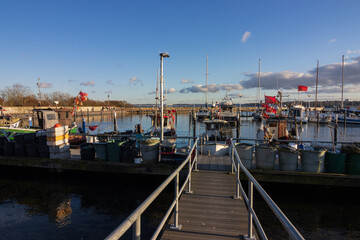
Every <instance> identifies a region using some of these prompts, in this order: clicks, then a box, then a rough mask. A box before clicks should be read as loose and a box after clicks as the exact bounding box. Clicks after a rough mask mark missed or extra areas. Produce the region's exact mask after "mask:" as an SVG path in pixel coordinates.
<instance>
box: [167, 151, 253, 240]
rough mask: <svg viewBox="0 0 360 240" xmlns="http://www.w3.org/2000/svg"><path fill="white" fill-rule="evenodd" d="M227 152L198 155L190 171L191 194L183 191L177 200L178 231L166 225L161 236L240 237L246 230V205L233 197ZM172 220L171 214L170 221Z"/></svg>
mask: <svg viewBox="0 0 360 240" xmlns="http://www.w3.org/2000/svg"><path fill="white" fill-rule="evenodd" d="M230 166H231V165H230V157H229V156H199V164H198V169H199V171H198V172H193V175H192V190H193V194H183V195H182V196H181V198H180V204H179V224H180V225H182V228H181V230H180V231H178V230H172V229H170V228H169V227H168V228H167V229H166V230H165V231H164V233H163V235H162V238H161V239H166V240H175V239H206V240H209V239H241V238H242V236H243V235H246V233H247V223H248V217H247V209H246V206H245V203H244V201H243V200H241V199H234V198H233V197H234V195H235V176H234V175H231V174H229V171H230V170H231V167H230ZM172 223H173V217H171V220H170V222H169V226H170V224H172Z"/></svg>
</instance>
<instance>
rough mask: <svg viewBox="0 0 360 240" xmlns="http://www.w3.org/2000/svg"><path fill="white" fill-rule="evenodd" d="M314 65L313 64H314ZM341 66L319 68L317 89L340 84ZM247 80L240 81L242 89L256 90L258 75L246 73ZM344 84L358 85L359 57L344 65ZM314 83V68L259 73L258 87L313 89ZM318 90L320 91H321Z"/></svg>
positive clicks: (337, 64) (331, 65)
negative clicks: (301, 86)
mask: <svg viewBox="0 0 360 240" xmlns="http://www.w3.org/2000/svg"><path fill="white" fill-rule="evenodd" d="M314 65H315V64H314ZM341 66H342V64H341V62H339V63H332V64H326V65H323V66H320V67H319V81H318V85H319V88H321V90H322V89H324V88H325V87H327V86H339V85H340V84H341V73H342V67H341ZM245 76H246V77H247V78H248V79H247V80H242V81H240V84H241V86H242V87H243V88H244V89H249V88H256V87H257V84H258V73H247V74H245ZM345 76H346V77H345V84H347V85H349V84H353V85H359V79H360V57H355V58H351V60H349V61H348V62H346V63H345ZM315 83H316V67H314V68H313V69H310V70H309V71H307V72H305V73H299V72H293V71H282V72H262V73H260V87H261V88H262V89H264V90H276V89H277V86H278V87H279V88H282V89H286V90H291V89H297V86H298V85H305V86H308V87H310V88H311V87H314V86H315ZM321 90H320V91H321Z"/></svg>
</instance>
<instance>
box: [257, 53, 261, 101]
mask: <svg viewBox="0 0 360 240" xmlns="http://www.w3.org/2000/svg"><path fill="white" fill-rule="evenodd" d="M260 66H261V58H259V72H258V89H257V102H258V104H259V106H260Z"/></svg>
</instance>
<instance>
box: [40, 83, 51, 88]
mask: <svg viewBox="0 0 360 240" xmlns="http://www.w3.org/2000/svg"><path fill="white" fill-rule="evenodd" d="M40 88H52V83H46V82H42V83H40Z"/></svg>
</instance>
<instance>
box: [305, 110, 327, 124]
mask: <svg viewBox="0 0 360 240" xmlns="http://www.w3.org/2000/svg"><path fill="white" fill-rule="evenodd" d="M331 119H332V117H331V116H330V115H329V114H326V113H321V112H317V113H315V112H310V114H309V122H312V123H317V122H318V123H320V124H328V123H331Z"/></svg>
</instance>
